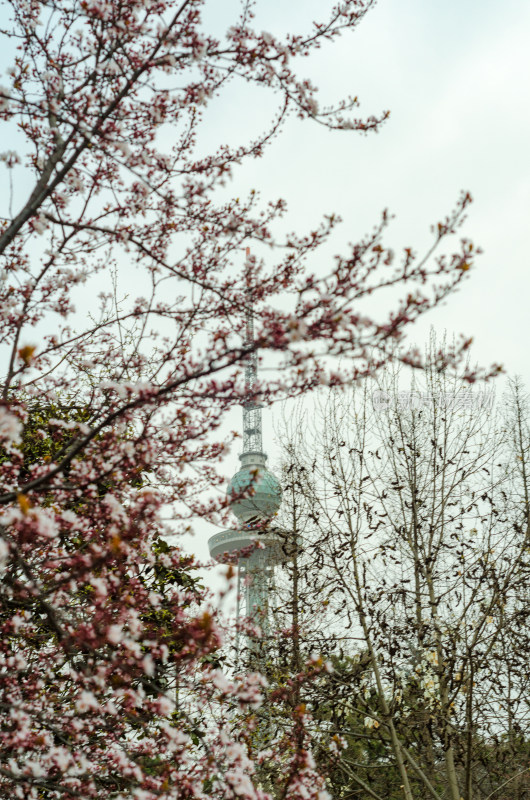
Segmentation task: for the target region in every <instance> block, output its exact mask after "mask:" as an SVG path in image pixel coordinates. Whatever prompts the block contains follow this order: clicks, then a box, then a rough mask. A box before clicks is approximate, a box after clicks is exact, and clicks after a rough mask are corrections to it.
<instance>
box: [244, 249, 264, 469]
mask: <svg viewBox="0 0 530 800" xmlns="http://www.w3.org/2000/svg"><path fill="white" fill-rule="evenodd" d="M246 279H247V291H246V295H247V303H246V306H247V307H246V312H245V317H246V337H245V345H246V346H247V347H252V346H253V344H254V298H253V294H252V282H251V259H250V248H249V247H247V249H246ZM257 379H258V354H257V351H256V350H255V349H254V350H252V351H251V352H250V353H249V354H248V357H247V364H246V367H245V398H246V399H245V403H244V404H243V452H242V453H241V456H240V458H241V460H242V461H243V458H244V456H246V455H248V454H250V453H252V454H261V455H263V456H265V454H264V453H263V434H262V423H261V409H262V405H261V403H257V402H256V400H255V397H254V392H255V388H256V383H257Z"/></svg>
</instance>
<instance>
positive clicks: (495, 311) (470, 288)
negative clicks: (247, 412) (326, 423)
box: [0, 0, 530, 557]
mask: <svg viewBox="0 0 530 800" xmlns="http://www.w3.org/2000/svg"><path fill="white" fill-rule="evenodd" d="M330 5H331V3H327V2H324V0H288V2H286V0H258V4H257V18H256V20H255V26H256V28H257V29H258V30H264V31H270V32H271V33H274V34H278V35H281V34H282V33H284V32H285V31H287V30H300V31H302V32H304V31H305V32H307V31H309V30H310V27H311V22H312V21H313V20H315V19H320V18H322V17H323V16H325V14H324V11H323V9H325V8H327V7H328V6H330ZM238 6H239V4H238V2H236V0H223V1H222V2H220V0H210V2H209V4H208V7H207V14H206V19H205V21H206V22H207V23H208V26H211V27H213V28H214V31H215V30H217V31H219V32H220V31H221V30H222V29H225V28H226V27H228V26H229V25H230V24H232V22H233V19H234V16H235V15H234V12H235V11H236V9H237V8H238ZM5 56H6V54H5V53H4V58H5ZM4 58H2V61H3V60H4ZM294 66H295V68H296V69H297V70H298V73H299V74H303V75H307V77H309V78H311V80H312V81H313V82H314V83H316V85H317V86H319V87H320V89H321V91H320V95H319V100H320V104H321V105H326V104H328V103H330V102H332V101H334V100H338V99H340V98H341V97H343V96H345V95H350V94H351V95H357V96H358V97H359V100H360V101H361V109H360V112H361V113H364V114H367V115H368V114H370V113H379V112H380V111H382V110H384V109H389V110H390V112H391V116H390V119H389V120H388V122H386V123H385V125H384V126H383V127H382V128H381V130H380V132H379V133H378V134H376V135H368V136H361V135H359V134H356V133H354V132H329V131H327V130H325V129H323V128H321V127H319V126H317V125H315V124H311V123H310V122H305V123H300V122H299V121H297V120H295V119H292V120H291V121H290V122H289V124H288V125H287V126H286V128H285V129H284V131H283V132H282V134H281V135H280V137H279V138H278V139H276V140H275V141H274V143H273V144H272V146H271V147H270V148H269V149H268V150H267V151H266V153H265V157H264V158H263V159H262V160H261V161H257V162H254V163H253V164H251V165H250V166H247V167H245V168H244V169H242V170H241V172H240V173H239V174H237V175H236V177H235V179H234V181H233V182H232V184H231V185H230V186H229V187H228V188H229V191H230V193H231V194H234V195H237V194H240V193H241V194H243V193H244V192H245V191H246V190H248V189H250V188H253V187H254V188H257V189H259V190H260V192H261V194H262V197H263V200H264V201H266V200H268V199H271V200H272V199H276V198H277V197H283V198H285V199H286V200H287V202H288V206H289V214H288V217H287V222H286V228H288V229H295V230H297V231H299V232H301V231H303V230H311V229H312V228H314V227H315V226H316V225H317V224H318V222H319V220H320V219H321V218H322V216H323V215H324V214H327V213H331V212H336V213H338V214H339V215H340V216H341V217H342V218H343V224H342V226H341V228H340V229H339V231H338V232H337V235H336V237H335V239H334V242H333V244H332V246H331V247H330V248H328V249H327V251H326V252H325V253H324V252H323V253H322V255H321V256H320V257H321V258H322V259H323V268H325V266H324V262H325V259H326V257H327V256H330V255H332V254H333V253H335V252H340V251H341V249H342V251H343V252H344V245H345V243H347V242H354V241H356V240H358V239H360V238H361V237H362V236H363V235H364V234H366V233H367V232H369V231H370V230H371V229H372V228H373V226H374V225H375V224H376V223H377V222H378V220H379V217H380V214H381V211H382V210H383V209H384V208H388V209H389V210H390V212H392V213H393V214H395V215H396V219H395V220H394V221H393V223H392V225H391V227H390V230H389V232H388V235H387V238H386V242H387V243H388V244H389V245H390V246H392V247H394V249H396V250H399V248H400V247H403V246H409V245H410V246H412V247H413V248H414V249H418V250H420V251H421V250H422V249H423V248H424V247H425V245H426V244H427V243H428V241H429V238H428V234H429V227H430V225H431V224H434V223H436V222H437V221H438V220H440V219H442V218H443V217H444V216H445V215H446V214H447V213H448V212H449V211H451V209H452V208H453V207H454V205H455V203H456V200H457V198H458V196H459V194H460V191H461V190H462V189H465V190H468V191H470V192H471V194H472V195H473V197H474V199H475V202H474V204H473V206H472V207H471V209H470V213H469V218H468V221H467V222H466V225H465V228H464V229H463V233H464V234H465V235H466V236H467V237H469V238H471V239H472V240H473V241H474V242H475V243H476V244H477V245H478V246H480V247H482V248H483V250H484V254H483V256H481V258H480V259H479V262H478V265H477V268H476V270H474V271H473V273H472V275H471V277H470V279H469V280H468V281H467V282H466V284H465V285H464V287H463V288H461V289H460V291H459V292H458V294H456V295H454V296H453V297H452V298H451V299H450V300H449V301H448V302H447V303H446V304H445V306H443V307H441V308H439V309H437V310H436V311H435V312H434V313H432V314H430V315H428V317H426V318H425V321H424V322H423V323H422V325H421V326H418V327H417V328H416V329H415V330H414V340H415V341H416V343H418V344H421V343H422V342H423V341H425V340H426V338H427V335H428V331H429V327H430V326H431V325H433V326H434V327H435V329H436V330H437V331H440V332H443V331H444V330H447V331H448V333H449V334H452V333H460V332H463V333H465V334H466V335H471V336H473V337H474V340H475V345H474V349H473V356H474V358H475V359H476V360H478V361H479V362H480V363H482V364H484V365H487V364H490V363H492V362H494V361H496V362H501V363H503V364H504V365H505V366H506V368H507V370H508V371H509V372H511V373H519V374H521V375H522V376H523V377H524V378H525V379H526V382H527V384H528V385H529V386H530V364H529V359H528V356H527V336H528V334H527V330H528V326H529V321H528V316H529V314H528V299H527V298H528V297H529V295H530V271H529V268H528V267H529V259H528V233H527V229H528V218H529V212H530V169H529V168H530V146H529V143H530V102H529V99H530V98H529V94H530V2H529V0H503V1H502V3H499V2H498V1H496V2H494V0H443V2H442V1H441V0H437V2H435V0H379V3H378V4H377V5H376V7H375V8H374V9H373V10H372V11H371V12H370V13H369V14H368V15H367V17H366V18H365V19H364V21H363V22H362V23H361V24H360V26H359V28H358V29H357V31H356V32H355V33H353V34H347V35H344V36H343V37H342V38H341V39H340V40H338V42H334V43H333V44H329V45H325V46H324V47H323V48H322V49H321V50H320V51H319V52H318V53H316V54H315V55H314V56H313V57H312V58H311V59H303V60H301V61H300V62H297V61H295V62H294ZM275 108H276V104H275V99H274V97H273V96H271V95H270V94H269V93H267V92H265V91H263V92H262V93H261V94H260V93H259V92H256V91H255V90H252V91H250V92H249V91H248V90H247V89H245V88H244V87H242V86H237V85H236V84H235V83H234V84H232V85H231V86H230V87H229V88H228V90H227V91H226V92H225V93H224V94H223V95H222V97H221V98H220V99H218V100H215V101H214V102H213V103H212V104H211V106H210V107H209V108H208V110H207V112H206V117H205V120H206V125H205V128H204V129H203V138H202V140H200V146H201V147H203V148H205V149H211V147H215V145H216V144H218V143H221V142H223V141H228V142H229V143H232V144H235V143H237V142H246V141H248V139H249V138H252V136H253V135H254V134H257V133H259V132H261V131H262V130H263V129H264V128H265V126H266V122H267V121H268V120H269V119H270V115H271V113H272V112H273V111H274V109H275ZM10 146H12V144H11V143H10V142H1V143H0V150H4V149H9V147H10ZM4 175H5V173H4V174H3V175H2V179H3V178H4ZM275 413H276V411H275V409H271V410H268V411H266V413H265V428H266V432H267V436H266V441H267V447H266V449H267V450H268V451H269V453H270V455H271V461H274V457H275V451H274V447H271V445H270V440H271V431H272V420H273V416H274V414H275ZM231 422H232V426H233V427H236V426H239V425H240V424H241V423H240V411H239V409H238V410H234V416H233V420H231ZM237 468H238V459H237V452H235V451H234V452H233V453H231V454H230V456H229V458H228V459H227V464H226V469H227V473H228V474H230V472H234V471H235V470H236V469H237ZM193 549H194V550H195V551H196V552H197V554H198V555H199V556H200V557H207V547H206V537H203V536H202V535H199V536H197V537H196V539H195V543H194V544H193Z"/></svg>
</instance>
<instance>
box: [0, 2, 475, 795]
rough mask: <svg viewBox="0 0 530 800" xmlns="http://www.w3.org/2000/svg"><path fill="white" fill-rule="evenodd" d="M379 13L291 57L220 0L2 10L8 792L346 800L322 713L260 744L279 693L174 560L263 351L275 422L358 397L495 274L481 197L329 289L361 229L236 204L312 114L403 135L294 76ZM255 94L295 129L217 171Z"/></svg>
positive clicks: (331, 23)
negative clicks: (210, 26) (480, 215)
mask: <svg viewBox="0 0 530 800" xmlns="http://www.w3.org/2000/svg"><path fill="white" fill-rule="evenodd" d="M371 5H372V2H371V0H365V1H364V2H362V1H361V0H342V2H340V3H339V4H338V5H336V6H334V7H330V8H329V10H328V11H327V13H326V12H323V15H322V18H321V20H319V21H318V22H316V23H314V25H313V27H312V28H311V29H310V30H309V32H307V33H303V32H295V33H292V34H289V35H287V36H285V37H283V38H282V39H280V38H278V37H276V36H274V35H272V34H269V33H267V32H261V31H258V30H256V28H255V27H254V23H253V20H254V11H253V4H251V3H248V2H244V3H243V4H242V6H241V10H240V13H239V14H238V15H237V16H236V17H235V18H234V19H228V20H227V21H226V26H225V28H226V29H225V30H224V33H223V34H222V35H220V34H216V35H213V34H211V33H209V32H208V30H207V29H206V26H205V24H203V21H202V17H201V14H202V12H203V10H204V8H203V7H204V2H202V0H181V2H173V0H142V1H141V2H136V1H135V0H133V1H132V2H131V0H127V2H119V0H82V1H81V2H77V0H52V1H51V2H41V0H12V2H9V3H7V4H6V14H5V16H4V17H3V19H2V29H1V30H2V41H3V45H4V53H5V54H7V56H9V57H12V63H11V66H10V68H9V71H8V77H7V80H6V81H5V85H4V86H3V87H2V88H0V120H1V123H2V126H3V131H4V135H3V141H10V142H12V145H11V149H9V150H6V151H5V152H3V153H2V154H1V159H2V162H3V166H4V168H5V169H6V170H7V171H8V175H9V183H10V186H11V191H10V192H6V193H5V195H4V196H3V198H2V204H3V205H2V208H1V209H0V213H1V215H2V216H1V221H0V259H1V270H2V272H1V275H2V285H1V288H0V293H1V297H0V309H1V315H2V327H1V332H0V343H1V346H2V352H3V355H4V358H5V363H6V368H5V370H4V373H3V381H2V405H1V407H0V437H1V442H0V445H1V453H0V472H1V479H2V480H1V487H0V501H1V506H2V512H1V527H0V533H1V537H0V556H1V560H2V584H1V590H0V597H1V628H2V641H1V645H0V660H1V666H0V683H1V699H0V703H1V709H2V724H1V737H2V748H1V760H0V786H1V787H2V794H3V796H8V795H9V796H15V797H23V798H44V797H45V798H59V797H67V798H69V797H72V798H75V797H82V798H84V799H86V798H100V797H101V798H103V797H105V798H108V797H116V798H125V797H127V798H131V797H132V798H137V800H151V798H176V797H201V796H211V797H235V796H238V797H246V798H261V797H265V796H266V790H265V789H264V788H263V782H261V783H260V778H259V774H263V770H264V769H266V765H267V763H269V764H271V765H274V764H275V765H276V766H277V767H278V765H279V766H280V769H279V770H277V772H278V775H279V777H278V780H277V781H276V784H275V786H274V787H272V788H271V789H270V791H274V793H276V794H277V796H280V797H283V798H290V797H292V798H294V797H299V796H301V795H302V794H303V796H304V797H307V798H323V797H324V796H325V794H324V783H323V781H322V779H320V778H319V776H318V774H317V772H316V771H315V767H314V762H313V760H312V756H311V752H310V748H309V747H308V740H307V737H306V734H305V726H306V722H307V719H306V717H307V715H306V712H305V710H304V709H303V708H301V707H299V706H296V705H295V706H294V707H292V704H291V705H290V706H289V714H290V717H289V718H290V720H291V723H290V726H287V727H286V728H285V729H284V733H283V734H282V738H281V740H278V741H277V742H273V743H272V744H271V747H270V748H269V749H268V750H267V751H264V750H263V748H261V749H260V748H259V747H257V746H256V744H255V742H256V737H255V736H254V737H253V735H252V734H253V731H254V730H255V727H256V724H257V723H256V719H257V718H256V714H255V711H256V709H257V707H258V706H259V705H260V703H261V702H262V696H263V692H264V689H265V686H264V680H263V678H262V677H261V676H259V675H257V674H250V675H227V674H224V673H223V672H222V670H220V669H219V668H217V667H215V665H214V664H212V660H211V658H210V660H208V659H209V657H211V656H212V654H213V653H215V651H216V649H217V648H218V647H219V646H220V644H221V641H222V639H223V636H224V632H223V630H222V627H221V625H220V623H219V620H218V618H217V616H216V613H215V611H214V609H213V608H212V607H209V606H208V602H210V606H211V601H208V597H207V593H206V592H205V591H204V590H202V589H201V588H200V587H199V586H198V585H197V584H196V583H195V582H194V580H193V577H192V576H193V574H194V569H195V565H194V563H193V561H192V560H191V559H188V558H186V557H184V556H183V554H182V552H181V551H180V549H179V548H169V547H165V546H164V545H163V543H162V542H163V537H164V535H165V534H167V533H169V532H170V533H175V532H178V531H179V530H180V531H182V530H186V529H188V528H189V527H190V526H192V525H193V524H194V521H195V520H196V519H197V518H205V519H208V520H210V521H212V520H213V521H221V520H222V519H223V515H224V513H225V501H224V499H223V500H218V499H217V496H218V495H216V494H214V493H213V492H212V491H211V490H212V487H216V486H219V484H220V481H221V478H220V476H219V475H218V472H217V470H216V463H218V462H219V461H220V459H221V458H222V455H223V453H224V452H225V449H226V446H227V445H228V444H229V442H230V440H231V438H233V437H228V438H227V437H226V436H224V435H221V433H220V426H221V425H222V423H223V420H224V416H225V413H226V411H227V409H229V408H231V407H233V405H234V404H236V403H238V402H241V400H242V399H243V397H244V392H245V389H244V380H243V367H244V364H245V359H247V358H248V357H249V355H250V354H251V353H252V352H254V351H256V350H257V349H259V350H260V353H261V357H262V358H264V359H265V358H267V359H268V361H269V363H270V364H271V367H274V370H273V371H271V373H270V376H269V377H268V379H267V380H266V381H262V383H261V384H260V385H259V386H257V387H255V390H254V391H255V395H256V397H258V396H259V398H260V399H262V400H264V401H268V400H272V399H275V398H278V397H282V396H287V395H293V394H297V393H301V392H304V391H306V390H308V389H311V388H312V387H314V386H315V385H317V384H319V383H330V384H337V383H340V382H342V381H351V380H356V379H358V378H360V377H362V376H363V375H368V374H371V373H373V372H374V371H376V370H377V369H378V368H380V367H381V366H382V365H383V364H385V363H386V362H387V361H388V360H389V359H390V358H392V357H393V354H394V353H395V345H396V342H399V341H401V340H402V339H403V337H404V335H405V332H406V329H407V327H408V326H409V325H410V324H411V323H413V322H414V321H415V320H416V319H417V318H418V317H419V316H420V315H422V314H423V313H425V312H426V311H428V310H429V309H430V308H432V307H433V306H435V305H436V304H437V303H439V302H440V301H441V300H442V299H444V298H445V297H446V296H447V295H448V294H449V293H450V292H451V291H452V290H453V289H454V288H455V286H457V285H458V283H459V282H460V281H461V280H462V279H463V278H464V277H465V276H466V275H467V272H468V270H469V268H470V266H471V265H472V261H473V258H474V254H475V251H474V250H473V246H472V244H471V243H470V242H469V241H467V240H465V239H463V240H457V241H456V244H455V247H454V248H453V250H454V252H442V251H441V250H440V248H441V247H443V246H444V243H445V241H446V240H448V239H449V238H450V237H452V236H453V235H454V234H457V232H458V229H459V226H460V224H461V222H462V221H463V218H464V214H465V209H466V207H467V205H468V203H469V200H470V198H469V196H468V195H464V196H462V198H461V199H460V201H459V202H458V204H457V206H456V208H455V210H454V211H453V212H452V213H451V214H449V216H448V217H447V218H446V219H444V220H443V221H441V222H439V223H438V224H437V225H435V226H434V228H433V240H432V247H431V248H430V249H429V251H428V252H427V253H425V254H424V255H423V256H419V255H417V254H415V253H414V252H413V250H412V249H407V250H405V251H404V252H403V253H402V254H401V255H400V256H397V257H394V255H393V253H392V251H391V249H390V248H388V247H387V246H386V245H385V244H384V243H383V235H384V232H385V228H386V225H387V222H388V217H387V215H386V214H384V215H383V216H382V219H381V221H380V223H379V224H378V225H377V227H376V228H375V229H374V231H373V232H372V233H370V234H369V235H367V236H366V238H365V239H363V240H362V241H360V242H358V243H356V244H355V245H352V246H351V248H350V250H349V251H348V252H346V253H345V254H343V255H340V256H337V257H336V258H335V260H334V261H332V262H331V263H330V264H329V266H327V267H326V266H325V265H324V266H322V265H321V266H320V267H319V271H318V273H312V272H311V271H310V265H311V258H312V257H313V255H314V254H315V253H316V252H317V251H318V249H319V248H320V247H321V245H322V244H323V243H325V242H326V241H327V240H328V238H329V237H330V235H331V234H332V232H333V230H334V228H335V226H336V225H337V223H338V222H339V219H338V217H336V216H333V215H332V216H329V217H327V218H325V219H324V220H323V221H322V224H321V225H320V227H318V228H317V229H316V230H311V231H306V232H302V233H298V234H297V233H290V234H285V233H282V230H283V229H282V228H280V227H279V223H280V222H281V220H282V218H283V217H284V215H285V213H286V208H285V204H284V202H283V201H282V200H281V199H280V200H272V201H270V202H264V201H262V200H261V198H260V196H259V193H258V192H256V191H252V192H250V193H249V195H248V196H246V197H237V196H230V194H229V192H228V189H227V186H226V182H227V180H228V179H229V178H231V177H233V176H235V175H236V174H237V172H238V170H239V169H241V168H242V167H243V166H244V164H245V162H247V161H251V160H252V159H255V158H258V157H261V156H263V155H264V154H265V152H266V149H267V147H268V145H269V144H270V143H271V141H272V140H273V139H274V137H276V136H277V135H278V134H279V133H280V132H281V129H282V127H283V126H284V125H285V124H286V123H287V121H288V119H289V116H292V115H295V116H298V117H299V118H300V119H302V120H304V121H307V124H311V123H313V124H320V125H324V126H326V127H328V128H330V129H337V130H351V131H353V132H370V131H372V130H376V129H377V128H378V127H379V125H380V124H381V123H382V122H383V121H384V119H385V116H386V115H385V114H382V115H381V116H379V117H364V118H361V117H359V116H358V115H357V114H356V108H355V107H356V100H355V99H346V100H345V101H344V102H341V103H339V104H338V105H337V106H336V107H324V106H321V105H319V103H318V101H317V97H318V93H317V89H316V87H314V86H313V85H312V84H311V83H310V82H309V81H308V80H306V79H305V78H304V77H303V75H302V74H301V73H300V71H299V69H298V62H299V61H301V60H302V59H303V58H304V57H305V56H308V55H310V54H311V52H312V51H314V50H315V49H316V48H319V47H321V46H322V45H324V44H326V45H329V44H330V43H332V42H333V41H334V40H335V39H336V37H337V36H339V35H341V34H348V33H350V32H351V31H353V30H354V29H355V27H356V26H357V24H358V23H359V22H360V21H361V20H362V18H363V16H364V15H365V13H366V12H367V11H368V10H369V9H370V7H371ZM233 81H240V82H244V83H246V84H247V85H249V86H250V87H252V88H253V90H254V91H255V92H256V93H257V92H258V91H268V92H270V93H273V95H274V97H275V98H276V100H277V104H278V105H277V113H276V115H275V116H274V118H273V119H271V121H270V125H269V126H268V128H267V129H266V130H264V131H263V132H262V133H261V134H259V135H257V136H256V138H255V139H254V140H252V141H248V142H246V143H244V144H241V145H237V146H231V145H229V144H221V145H220V146H219V147H218V148H217V149H215V150H214V151H212V152H209V153H206V154H204V153H203V152H201V149H200V133H201V125H202V124H203V123H204V122H207V116H205V115H206V113H207V109H208V104H209V102H210V101H212V100H213V99H215V98H217V97H218V96H220V95H221V94H222V92H223V90H224V88H225V87H226V86H227V85H228V84H229V82H233ZM249 247H250V248H251V253H252V255H248V256H245V255H244V252H245V249H246V248H249ZM124 285H125V289H123V288H122V287H123V286H124ZM392 287H397V289H399V288H400V287H402V292H401V294H402V297H401V300H397V301H396V302H395V305H394V307H393V309H392V310H391V311H389V312H387V313H383V312H381V314H380V316H379V317H378V318H375V317H371V316H369V315H367V314H366V313H364V311H363V300H364V299H365V298H367V297H369V296H371V295H372V294H373V292H374V291H376V290H378V289H384V288H392ZM249 296H252V300H253V303H254V304H255V307H256V308H259V317H258V318H257V319H256V325H255V339H254V341H253V342H250V343H249V342H246V341H245V339H244V336H243V334H244V330H243V329H244V317H245V311H246V310H247V307H248V303H249ZM278 298H281V303H279V302H278ZM280 306H281V307H280ZM465 347H466V342H465V341H464V342H462V345H461V347H460V348H457V350H458V349H465ZM456 357H457V352H455V353H454V354H453V355H452V356H451V358H456ZM399 358H400V359H402V360H403V361H405V362H407V363H412V364H414V365H419V364H420V361H421V359H420V358H419V356H418V354H417V353H415V352H414V351H407V350H405V349H403V350H401V351H400V355H399ZM339 359H340V364H341V366H340V369H339V368H338V367H337V363H338V360H339ZM468 377H469V378H470V379H473V378H474V374H472V373H471V374H470V375H469V376H468ZM168 507H171V508H172V515H173V521H172V525H171V526H170V527H168V526H167V524H166V522H165V521H164V514H165V513H166V510H167V508H168ZM228 570H229V571H230V568H228ZM319 668H320V667H319ZM314 672H315V666H314V664H313V665H312V666H311V665H310V666H309V667H308V673H309V674H310V675H311V674H314ZM277 701H278V702H282V698H281V697H278V698H277ZM260 770H261V773H260Z"/></svg>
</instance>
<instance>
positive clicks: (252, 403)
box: [208, 250, 289, 651]
mask: <svg viewBox="0 0 530 800" xmlns="http://www.w3.org/2000/svg"><path fill="white" fill-rule="evenodd" d="M248 254H249V251H248V250H247V259H248ZM253 342H254V309H253V304H252V297H251V293H250V288H249V290H248V302H247V310H246V338H245V344H246V345H247V346H249V347H250V346H252V344H253ZM257 373H258V355H257V353H256V351H255V350H253V351H252V352H251V353H250V354H249V356H248V358H247V363H246V366H245V402H244V404H243V452H242V453H241V455H240V456H239V459H240V461H241V468H240V469H239V471H238V472H236V474H235V475H234V477H233V478H232V480H231V481H230V483H229V484H228V488H227V495H228V498H229V501H230V507H231V509H232V511H233V513H234V515H235V516H236V517H237V520H238V523H237V525H236V527H234V528H231V529H230V530H226V531H221V532H220V533H216V534H215V535H214V536H212V537H211V538H210V539H209V541H208V546H209V548H210V555H211V556H212V558H216V559H218V558H220V557H221V556H224V555H226V554H228V553H239V552H240V551H242V550H245V549H247V548H250V547H251V546H252V545H256V543H258V542H259V545H260V546H259V547H255V548H254V549H253V550H252V552H251V553H250V555H245V556H239V558H238V562H237V566H238V587H237V588H238V600H237V614H238V617H239V616H240V612H241V608H240V598H241V597H242V596H243V598H244V607H245V615H246V616H247V617H248V618H250V619H252V620H253V621H254V622H256V623H257V624H258V625H259V626H260V628H261V630H262V634H263V637H264V638H265V639H266V637H267V633H268V629H269V623H268V607H269V592H270V589H271V582H272V578H273V574H274V567H275V566H277V565H278V564H281V563H285V562H286V561H288V560H289V559H288V557H287V556H286V552H285V536H282V535H281V532H280V530H279V529H278V528H275V527H274V526H271V525H270V521H271V520H272V518H273V517H274V516H275V514H276V513H277V511H278V509H279V507H280V503H281V499H282V490H281V486H280V483H279V481H278V479H277V478H276V477H275V476H274V475H273V474H272V472H270V471H269V470H268V469H267V467H266V463H267V455H266V454H265V453H264V452H263V440H262V420H261V410H262V404H261V403H259V402H257V401H256V398H255V389H256V383H257ZM251 649H253V650H254V651H256V649H257V643H253V644H252V643H251Z"/></svg>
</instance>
